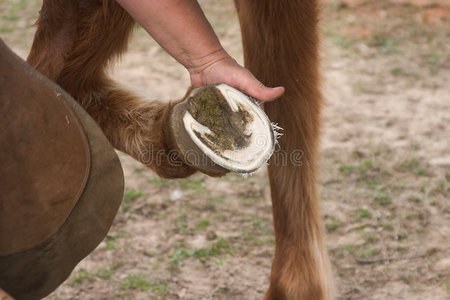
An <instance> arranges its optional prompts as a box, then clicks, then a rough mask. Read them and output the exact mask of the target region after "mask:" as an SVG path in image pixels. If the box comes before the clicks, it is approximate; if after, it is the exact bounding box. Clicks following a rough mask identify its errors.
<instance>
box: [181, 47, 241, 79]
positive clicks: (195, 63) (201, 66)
mask: <svg viewBox="0 0 450 300" xmlns="http://www.w3.org/2000/svg"><path fill="white" fill-rule="evenodd" d="M227 60H230V61H234V60H233V58H231V56H230V55H228V53H227V52H226V51H225V50H224V49H223V48H222V47H220V48H217V49H215V50H213V51H210V52H209V53H208V54H207V55H203V56H197V57H190V58H189V59H188V60H187V62H186V63H185V64H184V66H185V67H186V69H187V71H188V72H189V74H190V75H191V77H192V76H199V75H201V74H202V73H204V72H205V70H207V69H209V68H211V67H213V66H214V65H216V64H217V63H219V62H223V61H227Z"/></svg>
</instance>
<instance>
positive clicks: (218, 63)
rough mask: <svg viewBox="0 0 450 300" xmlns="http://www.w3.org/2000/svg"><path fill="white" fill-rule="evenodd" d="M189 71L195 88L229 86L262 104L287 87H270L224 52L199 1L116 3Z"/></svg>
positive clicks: (136, 0)
mask: <svg viewBox="0 0 450 300" xmlns="http://www.w3.org/2000/svg"><path fill="white" fill-rule="evenodd" d="M117 2H118V3H119V4H120V5H121V6H122V7H123V8H124V9H125V10H127V11H128V13H129V14H130V15H131V16H132V17H133V18H134V19H135V20H136V21H137V22H138V23H139V24H140V25H141V26H142V27H143V28H144V29H145V30H146V31H147V32H148V33H149V34H150V35H151V36H152V37H153V38H154V39H155V40H156V41H157V42H158V43H159V44H160V45H161V46H162V47H163V48H164V49H165V50H166V51H167V53H169V54H170V55H171V56H172V57H174V58H175V59H176V60H177V61H178V62H179V63H181V64H182V65H183V66H184V67H185V68H186V69H187V70H188V71H189V74H190V77H191V84H192V85H193V86H195V87H197V86H202V85H208V84H216V83H226V84H228V85H230V86H233V87H235V88H237V89H239V90H241V91H243V92H245V93H247V94H249V95H250V96H252V97H254V98H257V99H259V100H261V101H268V100H273V99H276V98H278V97H279V96H281V95H282V94H283V93H284V88H282V87H277V88H268V87H265V86H264V85H263V84H262V83H261V82H260V81H258V80H257V79H256V78H255V77H254V76H253V75H252V74H251V73H250V72H249V71H248V70H247V69H245V68H243V67H242V66H240V65H239V64H238V63H237V62H236V61H235V60H234V59H233V58H231V57H230V56H229V55H228V53H227V52H226V51H225V50H224V49H223V47H222V45H221V44H220V42H219V39H218V38H217V36H216V34H215V33H214V31H213V29H212V27H211V25H210V24H209V22H208V20H207V19H206V17H205V15H204V14H203V12H202V10H201V8H200V6H199V5H198V3H197V1H196V0H117Z"/></svg>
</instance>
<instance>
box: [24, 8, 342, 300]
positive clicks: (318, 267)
mask: <svg viewBox="0 0 450 300" xmlns="http://www.w3.org/2000/svg"><path fill="white" fill-rule="evenodd" d="M235 2H236V8H237V12H238V15H239V20H240V23H241V30H242V41H243V48H244V58H245V64H246V67H247V68H248V69H249V70H250V71H251V72H252V73H253V74H254V75H255V76H256V77H257V78H258V79H260V80H261V81H262V82H263V83H264V84H266V85H268V86H284V87H285V88H286V92H285V94H284V95H283V96H282V97H281V98H280V99H278V100H276V101H274V102H271V103H267V104H265V110H266V112H267V114H268V116H269V118H270V119H271V121H272V122H276V123H278V124H279V125H280V126H281V127H283V128H284V132H285V135H284V136H283V137H282V138H281V139H280V140H279V142H280V149H279V150H278V153H277V152H276V153H275V154H274V156H273V158H272V159H271V161H270V162H269V179H270V186H271V194H272V204H273V219H274V228H275V241H276V246H275V257H274V260H273V264H272V272H271V276H270V287H269V289H268V291H267V293H266V295H265V299H304V300H316V299H317V300H320V299H332V298H333V297H334V296H333V293H334V289H333V282H332V279H331V271H330V267H329V261H328V256H327V253H326V249H325V246H324V241H323V232H322V231H323V229H322V220H321V216H320V214H319V204H318V198H317V191H316V179H315V173H316V157H317V148H318V140H319V133H320V111H321V106H322V95H321V93H320V80H319V72H318V70H319V56H318V48H319V39H318V18H319V9H318V0H292V1H274V0H258V1H251V0H236V1H235ZM37 25H38V28H37V32H36V35H35V39H34V42H33V46H32V49H31V52H30V55H29V57H28V62H29V63H30V64H31V65H33V66H34V67H35V68H37V69H38V70H39V71H40V72H41V73H43V74H44V75H46V76H48V77H49V78H51V79H52V80H54V81H55V82H57V83H58V84H59V85H61V86H62V87H63V88H64V89H65V90H66V91H68V92H69V94H71V95H72V96H73V97H74V98H75V99H76V100H77V101H78V102H79V103H80V104H81V105H82V106H83V107H84V108H85V109H86V111H87V112H88V113H89V114H90V115H91V116H92V117H93V118H94V120H95V121H96V122H97V123H98V124H99V125H100V127H101V128H102V130H103V131H104V133H105V135H106V136H107V138H108V139H109V140H110V142H111V143H112V145H113V146H114V147H115V148H116V149H118V150H121V151H124V152H126V153H128V154H129V155H131V156H132V157H134V158H136V159H138V160H139V161H141V162H143V163H144V164H146V165H147V166H149V167H151V168H152V169H153V170H154V171H155V172H157V173H158V174H159V175H160V176H163V177H167V178H178V177H186V176H189V175H191V174H192V173H194V172H195V169H194V168H192V167H190V166H188V165H186V164H185V163H184V162H183V161H182V160H181V159H180V158H179V157H178V156H174V157H172V156H171V153H172V150H176V143H175V141H174V138H173V135H172V133H171V132H170V130H169V126H168V124H169V123H168V122H169V119H170V113H171V111H172V108H173V106H174V104H175V103H176V101H175V102H171V103H162V102H159V101H151V102H148V101H145V100H143V99H140V98H139V97H138V96H136V95H134V94H133V93H131V92H130V91H126V90H124V89H123V88H121V87H120V86H119V85H118V84H117V83H115V82H114V81H112V80H111V79H110V78H109V77H108V75H107V67H108V66H109V64H110V63H111V62H113V61H114V59H116V58H118V57H119V56H120V55H121V53H123V52H124V51H126V47H127V44H128V40H129V36H130V33H131V32H132V29H133V27H134V21H133V19H132V18H131V17H130V16H129V15H128V13H127V12H125V11H124V10H123V9H122V8H121V7H120V6H119V5H118V4H117V3H116V2H115V1H112V0H104V1H90V0H80V1H69V0H44V3H43V7H42V10H41V13H40V17H39V19H38V22H37ZM281 152H282V153H281ZM278 154H283V155H286V156H287V158H288V159H289V161H288V163H287V164H280V163H279V162H277V161H276V160H275V158H276V157H277V155H278Z"/></svg>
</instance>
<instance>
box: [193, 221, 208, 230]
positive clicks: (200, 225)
mask: <svg viewBox="0 0 450 300" xmlns="http://www.w3.org/2000/svg"><path fill="white" fill-rule="evenodd" d="M209 223H210V221H209V219H202V220H200V221H199V222H198V223H197V225H195V229H198V230H205V229H206V228H207V227H208V226H209Z"/></svg>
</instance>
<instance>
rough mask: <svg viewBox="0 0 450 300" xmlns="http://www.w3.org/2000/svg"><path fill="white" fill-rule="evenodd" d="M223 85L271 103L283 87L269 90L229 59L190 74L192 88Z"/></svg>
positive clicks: (282, 91)
mask: <svg viewBox="0 0 450 300" xmlns="http://www.w3.org/2000/svg"><path fill="white" fill-rule="evenodd" d="M218 83H225V84H228V85H229V86H232V87H234V88H236V89H238V90H240V91H242V92H244V93H246V94H247V95H249V96H251V97H253V98H256V99H258V100H260V101H263V102H266V101H272V100H275V99H277V98H278V97H280V96H281V95H283V93H284V87H275V88H270V87H266V86H265V85H264V84H262V83H261V82H260V81H259V80H258V79H256V78H255V76H253V74H252V73H250V71H249V70H247V69H246V68H244V67H242V66H241V65H239V64H238V63H237V62H236V61H235V60H233V59H232V58H231V57H228V59H223V58H222V59H221V60H219V61H217V62H215V63H213V64H210V65H209V66H208V67H207V68H205V69H203V70H201V71H200V72H198V71H197V72H191V84H192V86H202V85H209V84H218Z"/></svg>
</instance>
